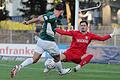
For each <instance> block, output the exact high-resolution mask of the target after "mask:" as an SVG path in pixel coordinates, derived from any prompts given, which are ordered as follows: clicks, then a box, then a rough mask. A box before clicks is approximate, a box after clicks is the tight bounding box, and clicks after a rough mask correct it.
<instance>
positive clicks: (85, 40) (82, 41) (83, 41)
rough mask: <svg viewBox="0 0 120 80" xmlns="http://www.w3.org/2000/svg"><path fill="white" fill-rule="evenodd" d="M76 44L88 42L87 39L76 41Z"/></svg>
mask: <svg viewBox="0 0 120 80" xmlns="http://www.w3.org/2000/svg"><path fill="white" fill-rule="evenodd" d="M77 42H81V43H88V40H87V39H77Z"/></svg>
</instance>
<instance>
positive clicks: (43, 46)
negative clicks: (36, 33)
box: [35, 38, 60, 56]
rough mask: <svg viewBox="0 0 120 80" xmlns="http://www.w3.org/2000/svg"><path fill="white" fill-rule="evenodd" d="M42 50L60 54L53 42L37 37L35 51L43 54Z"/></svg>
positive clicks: (51, 53) (52, 54)
mask: <svg viewBox="0 0 120 80" xmlns="http://www.w3.org/2000/svg"><path fill="white" fill-rule="evenodd" d="M44 51H47V52H48V53H49V54H50V55H51V56H54V55H58V54H60V50H59V48H58V46H57V44H56V43H55V42H53V41H47V40H42V39H40V38H39V39H38V41H37V44H36V47H35V52H37V53H39V54H43V52H44Z"/></svg>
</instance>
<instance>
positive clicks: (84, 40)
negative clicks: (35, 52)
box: [56, 21, 113, 72]
mask: <svg viewBox="0 0 120 80" xmlns="http://www.w3.org/2000/svg"><path fill="white" fill-rule="evenodd" d="M87 30H88V22H87V21H81V22H80V26H79V29H78V30H69V31H68V30H62V29H60V28H56V32H57V33H59V34H61V35H68V36H71V37H72V42H71V45H70V48H69V49H67V50H66V51H65V52H64V53H63V54H61V60H62V61H64V62H74V63H76V64H78V65H77V66H76V67H74V72H76V71H78V70H79V69H80V68H81V67H83V66H84V65H85V64H87V63H89V62H90V60H91V59H92V58H93V55H92V54H86V50H87V47H88V45H89V44H90V42H91V41H92V40H98V41H105V40H108V39H109V38H111V37H112V36H113V33H112V34H110V35H105V36H99V35H96V34H94V33H91V32H88V31H87Z"/></svg>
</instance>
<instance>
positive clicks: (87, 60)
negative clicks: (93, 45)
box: [80, 54, 93, 67]
mask: <svg viewBox="0 0 120 80" xmlns="http://www.w3.org/2000/svg"><path fill="white" fill-rule="evenodd" d="M92 57H93V55H92V54H89V55H87V56H86V57H85V58H83V59H82V60H81V62H80V65H81V67H82V66H84V65H85V64H87V63H89V62H90V60H91V59H92Z"/></svg>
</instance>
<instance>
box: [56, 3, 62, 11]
mask: <svg viewBox="0 0 120 80" xmlns="http://www.w3.org/2000/svg"><path fill="white" fill-rule="evenodd" d="M55 9H56V10H63V4H62V3H58V4H56V6H55Z"/></svg>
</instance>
